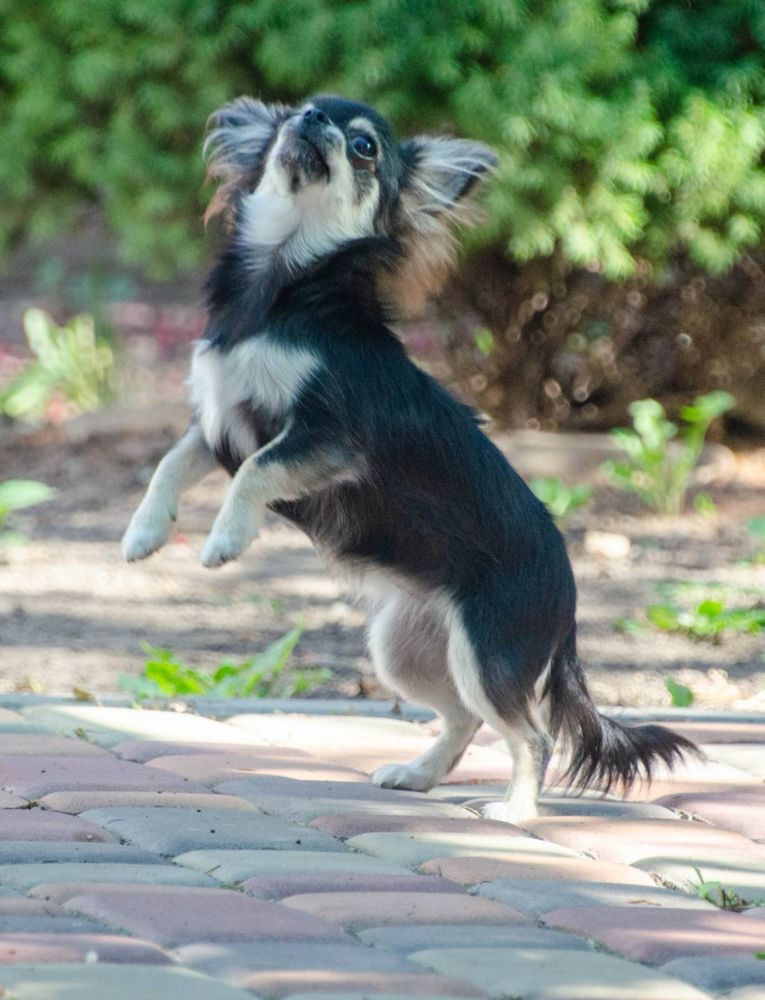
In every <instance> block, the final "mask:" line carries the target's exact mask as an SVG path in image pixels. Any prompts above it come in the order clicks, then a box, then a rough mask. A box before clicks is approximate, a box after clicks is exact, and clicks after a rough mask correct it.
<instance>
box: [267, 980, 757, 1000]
mask: <svg viewBox="0 0 765 1000" xmlns="http://www.w3.org/2000/svg"><path fill="white" fill-rule="evenodd" d="M424 982H425V979H424V977H423V980H422V983H421V984H420V985H423V984H424ZM435 982H436V983H439V982H440V983H442V984H443V983H446V982H447V981H446V980H445V979H443V978H441V979H440V980H435ZM430 983H433V980H430ZM437 988H439V989H441V988H443V987H437ZM461 988H462V987H461ZM463 989H464V988H463ZM418 995H419V996H427V998H428V1000H463V997H466V996H474V997H475V996H482V997H485V996H486V994H485V993H483V992H481V993H478V992H474V993H465V992H461V993H459V994H457V993H448V994H447V993H443V992H438V993H433V992H432V991H429V992H427V993H422V992H419V993H418V992H417V991H416V990H412V989H411V987H409V988H407V989H406V990H405V992H403V993H398V992H396V993H391V992H390V991H389V990H385V991H384V992H379V991H378V990H375V991H374V993H370V992H369V991H368V990H364V991H363V992H359V991H358V990H350V991H346V990H343V992H342V993H341V994H340V993H338V992H337V988H335V989H334V990H332V991H331V992H329V993H326V992H325V991H324V990H311V992H310V993H290V995H289V996H288V997H284V1000H339V998H342V1000H411V998H412V996H418ZM747 1000H750V998H747ZM751 1000H759V998H757V997H754V998H751Z"/></svg>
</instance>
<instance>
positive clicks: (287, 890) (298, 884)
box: [243, 872, 465, 899]
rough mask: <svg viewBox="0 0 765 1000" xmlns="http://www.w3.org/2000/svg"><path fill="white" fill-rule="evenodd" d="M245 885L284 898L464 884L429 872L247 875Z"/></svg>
mask: <svg viewBox="0 0 765 1000" xmlns="http://www.w3.org/2000/svg"><path fill="white" fill-rule="evenodd" d="M243 888H245V889H246V891H247V892H248V893H249V895H250V896H256V897H257V898H258V899H284V898H285V896H298V895H301V894H305V893H316V892H435V893H444V892H459V893H464V891H465V890H464V889H463V887H462V886H461V885H457V883H456V882H450V881H449V880H448V879H445V878H430V877H428V876H427V875H361V874H358V873H354V872H351V873H340V872H337V873H335V874H328V875H281V876H277V875H272V876H260V877H258V878H250V879H247V881H246V882H245V884H244V886H243Z"/></svg>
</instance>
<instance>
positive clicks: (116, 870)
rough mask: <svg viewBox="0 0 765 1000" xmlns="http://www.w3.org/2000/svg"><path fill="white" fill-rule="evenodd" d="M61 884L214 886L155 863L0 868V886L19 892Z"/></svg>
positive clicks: (199, 876) (68, 863) (74, 863)
mask: <svg viewBox="0 0 765 1000" xmlns="http://www.w3.org/2000/svg"><path fill="white" fill-rule="evenodd" d="M62 882H85V883H87V884H93V883H95V882H120V883H127V884H134V885H138V884H146V885H153V884H155V883H162V884H166V885H194V886H197V885H215V884H216V883H215V881H214V880H213V879H208V878H205V876H204V875H202V874H200V873H199V872H191V871H187V870H185V869H183V868H177V867H176V866H174V865H157V864H139V865H135V864H113V863H106V864H101V863H98V864H91V863H88V862H77V861H62V862H58V863H57V864H45V863H40V864H21V865H0V885H4V886H7V887H9V888H12V889H15V890H16V891H17V892H23V891H26V890H27V889H34V888H35V886H42V885H54V884H60V883H62Z"/></svg>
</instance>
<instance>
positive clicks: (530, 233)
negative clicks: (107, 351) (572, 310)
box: [0, 0, 765, 277]
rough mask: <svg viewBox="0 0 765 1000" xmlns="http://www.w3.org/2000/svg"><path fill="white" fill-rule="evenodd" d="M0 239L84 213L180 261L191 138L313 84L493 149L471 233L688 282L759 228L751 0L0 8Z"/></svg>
mask: <svg viewBox="0 0 765 1000" xmlns="http://www.w3.org/2000/svg"><path fill="white" fill-rule="evenodd" d="M0 28H1V29H2V30H0V122H2V126H0V127H1V128H2V138H3V143H2V147H0V148H2V150H3V152H2V154H0V192H1V194H0V198H1V199H2V201H1V202H0V240H2V241H3V242H4V243H5V244H6V245H8V244H9V242H10V241H11V240H12V239H14V238H15V237H17V236H19V235H21V234H31V235H45V234H48V233H50V232H51V231H54V230H56V229H58V228H60V226H61V225H62V223H64V222H66V221H67V220H68V219H71V217H72V213H73V211H74V210H76V208H77V206H79V205H81V204H83V203H90V204H96V205H98V206H99V207H100V208H102V209H103V211H104V213H105V214H106V217H107V219H108V220H109V222H110V224H111V226H112V227H113V229H114V231H115V232H116V233H117V235H118V237H119V240H120V244H121V250H122V254H123V256H124V259H125V260H127V261H130V262H132V263H136V264H139V265H141V266H146V267H149V268H151V270H152V271H153V272H154V273H156V274H169V273H172V272H173V271H176V270H178V269H183V268H185V267H188V266H190V265H192V264H195V263H197V262H198V261H199V259H200V255H201V249H202V248H201V240H200V226H199V222H198V216H199V212H200V208H201V191H200V187H201V181H202V175H203V168H202V164H201V159H200V147H201V138H202V125H203V122H204V120H205V119H206V117H207V115H208V114H209V113H210V112H211V111H212V110H213V109H214V108H215V107H216V106H218V105H219V104H221V103H222V102H223V101H224V100H227V99H229V98H231V97H232V96H234V95H236V94H239V93H242V92H254V93H258V94H260V95H262V96H264V97H266V98H269V97H281V98H284V99H287V100H290V99H295V98H299V97H302V96H304V95H305V94H306V93H311V92H315V91H317V90H333V91H337V92H340V93H344V94H346V95H348V96H357V97H360V98H362V99H366V100H369V101H372V102H373V103H376V104H377V105H378V106H379V107H380V109H381V110H382V111H383V113H385V114H388V115H389V116H390V117H391V118H392V120H393V121H394V123H395V124H396V125H397V126H398V127H399V128H400V129H401V130H402V131H404V130H406V131H409V130H414V129H440V128H447V129H454V130H456V131H457V132H459V133H461V134H464V135H467V136H471V135H472V136H475V137H477V138H481V139H484V140H486V141H488V142H490V143H491V144H492V145H494V146H496V147H497V149H498V150H499V152H500V153H501V165H500V169H499V171H498V175H497V178H496V183H495V184H494V185H493V187H492V189H491V191H490V192H489V194H488V207H489V212H488V219H489V221H488V222H487V224H486V226H485V228H484V229H483V231H482V232H481V233H480V234H479V236H478V241H479V242H483V243H495V244H498V245H500V246H502V247H505V248H507V249H508V250H509V251H510V253H511V254H512V255H513V256H514V257H515V258H517V259H519V260H529V259H531V258H534V257H539V256H543V257H546V256H549V255H551V254H553V253H554V252H555V251H556V249H558V250H559V251H560V252H561V253H562V256H563V258H564V259H565V260H567V261H569V262H572V263H575V264H579V265H585V266H588V267H594V268H598V269H601V270H603V271H605V273H606V274H608V275H610V276H616V277H618V276H622V275H625V274H629V273H632V272H633V271H634V269H635V263H636V258H638V257H645V258H649V259H651V260H654V261H657V262H661V261H663V260H665V259H666V257H667V255H668V254H669V253H670V252H671V251H673V250H675V249H677V248H682V249H685V250H687V252H688V253H689V254H690V255H691V257H692V258H693V260H694V261H696V262H697V263H698V264H700V265H701V266H702V267H704V268H706V269H709V270H711V271H715V272H720V271H722V270H724V269H726V268H727V267H728V266H729V265H730V264H731V263H732V262H733V261H734V260H735V259H736V258H737V257H738V256H740V255H741V254H742V252H743V251H745V250H746V248H747V247H750V246H752V245H754V244H756V243H757V242H758V241H759V240H760V238H761V231H762V226H763V222H765V171H763V168H762V164H761V157H762V153H763V150H765V116H764V113H763V99H764V98H765V76H764V75H763V74H762V71H761V67H762V61H763V54H764V52H765V20H764V19H763V18H762V16H761V8H760V2H759V0H726V3H724V4H721V3H719V2H714V0H697V2H696V3H694V4H688V3H686V2H685V0H652V2H650V0H542V2H541V3H536V4H525V3H522V2H521V0H507V2H504V3H497V2H496V0H420V2H419V3H416V4H413V3H411V2H410V0H370V2H368V3H365V4H349V3H345V2H343V0H312V2H311V3H305V2H304V0H258V2H256V3H254V2H252V0H165V2H163V3H157V2H156V0H77V2H71V0H25V2H24V3H22V4H19V3H18V2H17V0H0Z"/></svg>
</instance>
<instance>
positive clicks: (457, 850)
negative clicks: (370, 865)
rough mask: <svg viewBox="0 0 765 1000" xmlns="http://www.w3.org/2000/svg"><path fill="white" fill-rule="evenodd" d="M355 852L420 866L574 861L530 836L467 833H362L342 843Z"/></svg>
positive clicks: (567, 853)
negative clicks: (475, 860)
mask: <svg viewBox="0 0 765 1000" xmlns="http://www.w3.org/2000/svg"><path fill="white" fill-rule="evenodd" d="M346 844H347V845H348V846H349V847H353V849H354V850H357V851H366V852H367V853H368V854H375V855H377V857H380V858H390V860H391V861H393V860H395V861H397V862H398V863H399V864H404V865H421V864H423V863H424V862H426V861H430V860H432V859H433V858H443V857H484V858H496V859H501V860H508V861H518V860H522V859H524V858H526V857H530V858H534V857H539V856H540V855H544V856H547V857H558V858H575V857H577V854H576V853H575V852H574V851H572V850H569V849H568V848H567V847H561V846H559V845H557V844H550V843H548V842H547V841H545V840H536V839H534V838H533V837H523V836H520V837H519V836H512V835H510V836H502V835H500V834H480V835H477V836H473V835H472V834H469V833H449V834H446V833H413V834H408V833H362V834H360V835H359V836H358V837H351V838H350V839H349V840H347V841H346Z"/></svg>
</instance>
